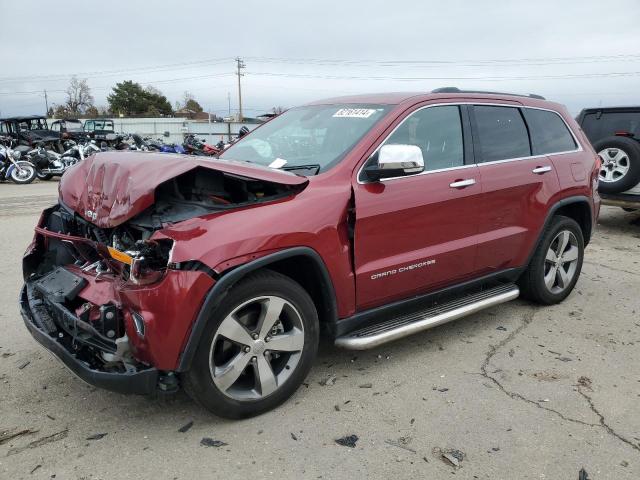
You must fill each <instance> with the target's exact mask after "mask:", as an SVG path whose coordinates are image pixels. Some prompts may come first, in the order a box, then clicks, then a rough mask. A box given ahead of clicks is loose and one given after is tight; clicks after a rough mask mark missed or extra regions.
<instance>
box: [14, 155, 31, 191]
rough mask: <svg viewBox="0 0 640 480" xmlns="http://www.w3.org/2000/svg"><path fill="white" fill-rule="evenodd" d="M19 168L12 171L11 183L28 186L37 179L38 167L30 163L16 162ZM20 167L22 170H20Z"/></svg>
mask: <svg viewBox="0 0 640 480" xmlns="http://www.w3.org/2000/svg"><path fill="white" fill-rule="evenodd" d="M16 164H17V166H16V167H14V168H13V170H12V171H11V181H13V182H14V183H17V184H19V185H26V184H27V183H31V182H33V180H34V179H35V178H36V167H34V166H33V164H32V163H30V162H25V161H20V162H16ZM18 167H20V168H18Z"/></svg>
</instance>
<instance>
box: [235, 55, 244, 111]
mask: <svg viewBox="0 0 640 480" xmlns="http://www.w3.org/2000/svg"><path fill="white" fill-rule="evenodd" d="M236 66H237V73H236V75H238V121H239V122H241V121H242V118H243V117H242V85H241V84H240V77H242V75H244V73H242V71H241V70H242V69H243V68H246V65H245V64H244V62H243V61H242V59H241V58H240V57H236Z"/></svg>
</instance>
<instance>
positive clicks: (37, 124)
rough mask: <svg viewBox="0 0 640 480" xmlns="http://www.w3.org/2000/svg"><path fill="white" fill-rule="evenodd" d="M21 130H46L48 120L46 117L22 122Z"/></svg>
mask: <svg viewBox="0 0 640 480" xmlns="http://www.w3.org/2000/svg"><path fill="white" fill-rule="evenodd" d="M20 127H21V128H20V130H46V129H47V121H46V120H45V119H44V118H32V119H31V120H27V121H26V122H23V123H20Z"/></svg>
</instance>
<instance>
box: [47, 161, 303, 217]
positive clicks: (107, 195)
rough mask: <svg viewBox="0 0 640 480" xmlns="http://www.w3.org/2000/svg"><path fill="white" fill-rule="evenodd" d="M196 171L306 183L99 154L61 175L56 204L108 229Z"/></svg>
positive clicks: (270, 172)
mask: <svg viewBox="0 0 640 480" xmlns="http://www.w3.org/2000/svg"><path fill="white" fill-rule="evenodd" d="M197 167H203V168H209V169H212V170H217V171H220V172H223V173H228V174H234V175H238V176H240V177H244V178H253V179H257V180H263V181H268V182H273V183H279V184H282V185H304V184H306V183H307V182H308V180H307V179H306V178H304V177H300V176H297V175H294V174H292V173H289V172H285V171H279V170H274V169H271V168H267V167H261V166H259V165H252V164H248V163H245V162H234V161H228V160H224V161H223V160H215V159H208V160H200V159H196V158H192V157H188V156H185V155H170V154H166V153H147V152H102V153H97V154H96V155H93V156H91V157H89V158H87V159H85V160H84V161H82V162H80V163H78V164H76V165H75V166H74V167H72V168H70V169H69V170H67V172H65V174H64V175H63V176H62V179H61V181H60V187H59V193H60V200H61V201H62V203H64V204H65V205H66V206H67V207H69V208H71V209H73V210H74V211H75V212H76V213H78V214H79V215H80V216H81V217H83V218H84V219H85V220H87V221H89V222H91V223H93V224H94V225H97V226H98V227H101V228H112V227H115V226H117V225H120V224H121V223H124V222H126V221H127V220H130V219H131V218H133V217H135V216H136V215H138V214H139V213H141V212H142V211H143V210H145V209H147V208H149V207H150V206H151V205H153V203H154V200H155V195H154V193H155V189H156V187H157V186H158V185H160V184H161V183H164V182H166V181H167V180H170V179H171V178H174V177H177V176H178V175H181V174H183V173H186V172H188V171H190V170H193V169H194V168H197Z"/></svg>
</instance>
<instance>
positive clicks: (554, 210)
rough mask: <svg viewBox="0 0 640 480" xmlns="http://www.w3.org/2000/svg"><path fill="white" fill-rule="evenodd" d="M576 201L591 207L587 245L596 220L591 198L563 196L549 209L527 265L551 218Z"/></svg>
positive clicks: (586, 236)
mask: <svg viewBox="0 0 640 480" xmlns="http://www.w3.org/2000/svg"><path fill="white" fill-rule="evenodd" d="M576 203H583V204H586V205H587V207H588V208H589V231H588V232H585V235H584V246H585V247H586V246H587V244H588V243H589V240H590V238H591V233H592V232H593V224H594V222H595V218H593V208H592V207H591V203H589V199H588V198H587V197H585V196H584V195H575V196H572V197H567V198H563V199H561V200H559V201H557V202H556V203H554V204H553V205H552V206H551V208H550V209H549V211H548V212H547V217H546V218H545V220H544V224H543V225H542V228H541V229H540V232H539V233H538V239H537V240H536V243H535V245H534V247H533V248H532V249H531V252H529V256H528V257H527V263H525V267H526V266H528V265H529V263H531V259H532V258H533V255H534V254H535V252H536V250H537V249H538V247H539V246H540V242H542V237H543V236H544V232H545V230H546V229H547V226H549V223H551V220H552V219H553V217H554V216H555V215H556V213H557V212H558V210H560V209H561V208H562V207H566V206H567V205H573V204H576Z"/></svg>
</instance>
